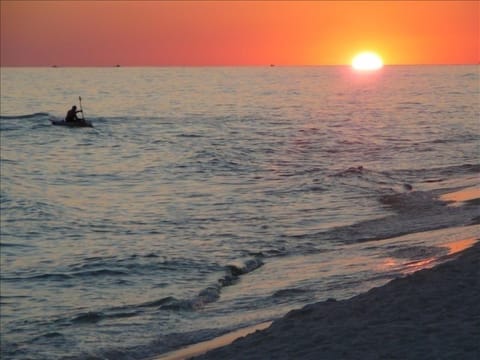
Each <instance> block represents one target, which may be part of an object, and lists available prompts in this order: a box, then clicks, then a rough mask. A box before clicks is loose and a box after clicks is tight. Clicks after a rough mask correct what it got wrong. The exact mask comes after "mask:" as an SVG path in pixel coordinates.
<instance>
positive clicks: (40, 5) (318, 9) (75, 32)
mask: <svg viewBox="0 0 480 360" xmlns="http://www.w3.org/2000/svg"><path fill="white" fill-rule="evenodd" d="M479 18H480V2H479V1H306V2H300V1H266V2H255V1H245V2H244V1H172V2H168V1H90V0H89V1H13V0H1V22H0V26H1V31H0V36H1V49H0V50H1V55H0V56H1V65H2V66H50V65H53V64H56V65H61V66H112V65H115V64H121V65H122V66H155V65H266V64H270V63H275V64H277V65H317V64H318V65H323V64H332V65H335V64H350V62H351V59H352V57H353V56H354V55H355V54H356V53H358V52H359V51H362V50H372V51H375V52H377V53H379V54H380V55H381V56H382V57H383V60H384V62H385V63H386V64H446V63H455V64H457V63H478V62H479V60H480V50H479V47H480V45H479V32H480V23H479Z"/></svg>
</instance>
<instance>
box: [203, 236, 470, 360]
mask: <svg viewBox="0 0 480 360" xmlns="http://www.w3.org/2000/svg"><path fill="white" fill-rule="evenodd" d="M453 256H454V257H455V259H453V260H452V261H448V262H446V263H444V264H441V265H439V266H437V267H435V268H433V269H425V270H421V271H418V272H416V273H414V274H412V275H409V276H407V277H405V278H400V279H396V280H393V281H391V282H390V283H388V284H386V285H385V286H382V287H378V288H374V289H372V290H370V291H368V292H367V293H364V294H361V295H358V296H355V297H353V298H351V299H348V300H345V301H335V300H333V299H331V300H329V301H325V302H320V303H316V304H312V305H308V306H305V307H304V308H302V309H301V310H296V311H292V312H290V313H288V314H287V315H286V316H285V317H284V318H282V319H279V320H278V321H275V322H274V323H273V324H272V325H271V326H270V327H269V328H268V329H266V330H263V331H257V332H256V333H254V334H252V335H250V336H247V337H244V338H240V339H238V340H236V341H235V342H233V343H232V344H231V345H229V346H226V347H223V348H218V349H215V350H213V351H210V352H208V353H206V354H204V355H202V356H199V357H195V359H202V360H207V359H209V360H212V359H312V360H313V359H472V360H473V359H479V358H480V243H478V242H477V243H476V244H475V245H474V246H473V247H471V248H469V249H467V250H465V251H464V252H462V253H461V254H460V255H453ZM457 256H458V257H457Z"/></svg>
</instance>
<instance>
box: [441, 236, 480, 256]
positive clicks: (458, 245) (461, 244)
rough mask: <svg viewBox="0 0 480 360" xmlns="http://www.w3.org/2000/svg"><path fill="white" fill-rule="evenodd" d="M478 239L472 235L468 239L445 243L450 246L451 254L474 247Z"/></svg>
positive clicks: (449, 252) (449, 251)
mask: <svg viewBox="0 0 480 360" xmlns="http://www.w3.org/2000/svg"><path fill="white" fill-rule="evenodd" d="M476 241H477V239H476V238H474V237H472V238H468V239H463V240H457V241H453V242H450V243H448V244H445V247H448V254H449V255H450V254H455V253H458V252H460V251H463V250H465V249H468V248H469V247H472V246H473V244H475V242H476Z"/></svg>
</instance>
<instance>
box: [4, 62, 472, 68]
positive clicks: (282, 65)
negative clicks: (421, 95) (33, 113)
mask: <svg viewBox="0 0 480 360" xmlns="http://www.w3.org/2000/svg"><path fill="white" fill-rule="evenodd" d="M464 65H465V66H468V65H471V66H474V65H480V61H478V62H476V63H475V62H468V63H418V64H413V63H409V64H383V67H388V66H464ZM322 66H324V67H351V66H352V65H351V64H275V63H270V64H243V65H242V64H236V65H234V64H223V65H222V64H216V65H213V64H212V65H206V64H205V65H193V64H191V65H185V64H175V65H166V64H164V65H121V64H112V65H61V64H60V65H59V64H52V65H0V68H121V67H128V68H147V67H152V68H153V67H157V68H159V67H165V68H174V67H176V68H178V67H192V68H193V67H198V68H200V67H322Z"/></svg>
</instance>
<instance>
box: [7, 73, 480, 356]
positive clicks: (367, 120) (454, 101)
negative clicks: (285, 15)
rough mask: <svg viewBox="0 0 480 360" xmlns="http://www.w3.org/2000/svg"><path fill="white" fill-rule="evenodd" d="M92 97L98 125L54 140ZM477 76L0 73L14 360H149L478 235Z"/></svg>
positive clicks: (343, 294)
mask: <svg viewBox="0 0 480 360" xmlns="http://www.w3.org/2000/svg"><path fill="white" fill-rule="evenodd" d="M78 96H82V106H83V109H84V112H85V113H84V114H85V116H86V118H87V119H89V120H91V121H92V122H93V124H94V128H65V127H57V126H52V125H51V124H50V119H52V118H62V117H63V116H64V115H65V113H66V111H67V110H68V109H69V108H70V107H71V106H72V105H74V104H76V105H77V106H78V105H79V103H78ZM479 104H480V102H479V67H478V66H431V67H430V66H405V67H401V66H396V67H393V66H392V67H390V66H387V67H384V68H383V69H382V70H380V71H378V72H374V73H358V72H354V71H352V70H351V69H350V68H349V67H305V68H303V67H286V68H284V67H265V68H260V67H258V68H255V67H253V68H248V67H246V68H229V67H225V68H220V67H219V68H2V69H1V117H0V130H1V163H0V164H1V217H0V218H1V222H0V225H1V242H0V250H1V288H0V290H1V298H0V300H1V350H0V351H1V353H0V355H1V358H2V359H86V358H88V359H146V358H148V357H150V356H153V355H156V354H161V353H164V352H167V351H170V350H172V349H175V348H178V347H180V346H183V345H185V344H189V343H194V342H198V341H202V340H205V339H209V338H212V337H214V336H216V335H219V334H221V333H223V332H226V331H229V330H233V329H236V328H239V327H242V326H247V325H251V324H255V323H259V322H262V321H265V320H271V319H275V318H277V317H280V316H282V315H284V314H285V313H286V312H288V311H289V310H291V309H294V308H299V307H301V306H303V305H304V304H307V303H311V302H315V301H320V300H325V299H328V298H336V299H343V298H347V297H350V296H352V295H355V294H358V293H359V292H361V291H365V290H367V289H369V288H371V287H373V286H378V285H381V284H383V283H385V282H387V281H388V280H389V279H392V278H394V277H396V276H400V275H403V274H405V273H408V272H411V271H413V270H415V269H417V268H419V267H422V266H424V264H425V263H428V264H433V263H435V262H436V261H439V259H440V260H441V258H442V257H443V256H444V255H446V254H447V253H448V252H449V248H450V247H451V243H452V242H453V241H456V240H462V239H464V240H468V239H476V238H478V237H479V236H480V235H479V233H480V231H479V225H478V214H479V210H478V206H476V205H475V204H474V203H472V202H470V203H465V204H463V205H461V206H446V204H445V203H444V202H441V201H440V200H439V196H440V195H441V194H443V193H446V192H449V191H453V190H457V189H461V188H464V187H471V186H475V185H478V179H479V177H478V176H479V172H480V165H479V153H480V152H479V150H480V149H479V144H480V141H479V139H480V125H479V119H480V105H479Z"/></svg>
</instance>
